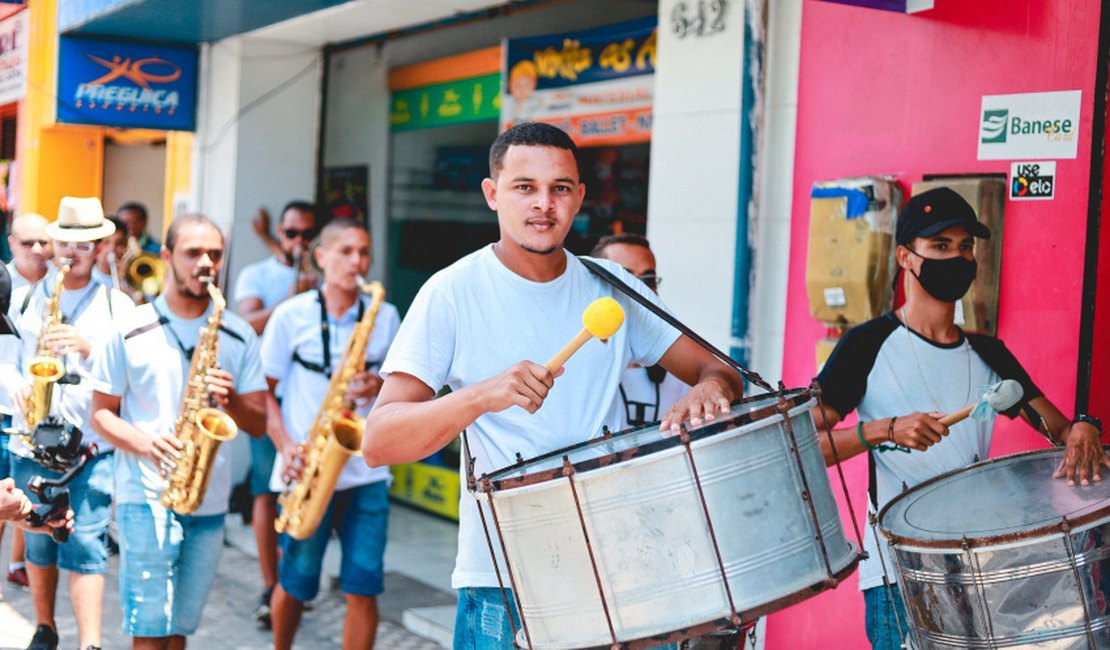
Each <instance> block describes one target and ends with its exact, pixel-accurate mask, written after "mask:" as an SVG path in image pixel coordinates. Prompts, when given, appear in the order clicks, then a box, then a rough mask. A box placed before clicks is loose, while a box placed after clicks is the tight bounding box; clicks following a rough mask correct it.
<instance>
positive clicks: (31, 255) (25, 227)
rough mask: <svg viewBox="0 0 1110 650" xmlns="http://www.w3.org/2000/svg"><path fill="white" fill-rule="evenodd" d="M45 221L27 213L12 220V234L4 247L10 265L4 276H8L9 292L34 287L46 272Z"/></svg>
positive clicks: (47, 267)
mask: <svg viewBox="0 0 1110 650" xmlns="http://www.w3.org/2000/svg"><path fill="white" fill-rule="evenodd" d="M46 223H47V221H46V217H44V216H42V215H41V214H34V213H31V212H28V213H26V214H21V215H19V216H18V217H16V218H15V219H12V234H10V235H8V247H9V248H11V249H12V261H11V262H9V263H8V273H9V274H10V275H11V276H12V290H13V291H14V290H16V289H18V288H20V287H22V286H25V285H28V284H34V283H35V282H38V281H39V280H41V279H42V278H43V276H45V275H46V272H47V271H49V270H50V256H51V255H52V254H53V251H51V250H50V239H49V238H48V237H47V236H46Z"/></svg>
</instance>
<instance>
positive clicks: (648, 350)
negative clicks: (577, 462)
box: [383, 246, 679, 588]
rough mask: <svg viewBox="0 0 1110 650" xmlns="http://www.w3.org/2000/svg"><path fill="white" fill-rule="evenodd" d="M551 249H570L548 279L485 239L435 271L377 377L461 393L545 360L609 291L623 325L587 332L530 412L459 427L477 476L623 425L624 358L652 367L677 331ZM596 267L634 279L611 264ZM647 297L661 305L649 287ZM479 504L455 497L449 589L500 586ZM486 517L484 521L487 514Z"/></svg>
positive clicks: (499, 415)
mask: <svg viewBox="0 0 1110 650" xmlns="http://www.w3.org/2000/svg"><path fill="white" fill-rule="evenodd" d="M556 254H565V255H566V257H567V268H566V271H565V272H564V273H563V274H562V275H561V276H559V277H558V278H556V279H554V280H552V281H550V282H544V283H539V282H532V281H529V280H526V279H525V278H522V277H521V276H519V275H517V274H515V273H513V272H512V271H510V270H509V269H508V268H506V267H505V266H504V265H503V264H502V263H501V262H500V260H498V259H497V256H496V255H495V254H494V252H493V247H492V246H487V247H485V248H483V249H481V250H479V251H477V252H475V253H472V254H470V255H468V256H466V257H464V258H463V259H461V260H459V261H458V262H455V263H454V264H452V265H451V266H449V267H447V268H446V269H444V270H442V271H440V272H438V273H436V274H435V275H434V276H432V278H431V279H430V280H428V282H427V283H426V284H425V285H424V286H423V288H421V289H420V292H419V293H418V294H417V296H416V299H415V300H414V301H413V304H412V307H411V308H410V309H409V312H408V314H407V315H406V316H405V321H404V322H403V323H402V324H401V330H400V331H399V332H398V333H397V339H396V340H395V341H394V342H393V347H392V348H390V351H389V356H388V357H386V361H385V366H384V367H383V374H388V373H393V372H401V373H406V374H409V375H412V376H414V377H416V378H417V379H419V380H420V381H421V382H423V383H424V384H425V385H427V386H428V387H429V388H431V389H432V390H439V388H440V387H442V386H444V385H447V386H450V387H451V389H452V390H459V389H460V388H463V387H464V386H469V385H472V384H475V383H477V382H480V381H483V380H485V379H488V378H490V377H493V376H494V375H498V374H500V373H501V372H503V371H504V370H506V369H507V368H508V367H509V366H511V365H513V364H515V363H517V362H519V361H522V360H526V359H527V360H531V361H534V362H537V363H544V362H546V361H547V360H548V359H550V358H551V357H552V356H554V355H555V354H556V353H557V352H558V351H559V350H560V349H562V347H563V346H564V345H566V343H567V342H569V341H570V340H571V339H573V338H574V337H575V335H577V334H578V332H579V331H581V329H582V312H583V310H585V309H586V307H587V306H589V304H590V303H591V302H593V301H594V300H596V299H597V298H601V297H604V296H610V297H613V298H615V299H616V300H617V301H618V302H619V303H620V304H621V306H622V307H623V308H624V310H625V322H624V326H623V327H622V328H621V329H620V330H619V331H618V332H617V333H616V334H615V335H614V336H613V337H612V338H611V339H610V340H609V342H608V344H604V343H602V342H600V341H596V340H591V341H588V342H587V343H586V344H585V345H584V346H582V348H581V349H580V350H579V351H578V352H577V353H576V354H575V355H574V356H572V357H571V358H570V360H569V361H567V363H566V365H565V372H564V374H563V375H562V376H561V377H559V379H557V380H555V386H554V388H552V390H551V392H550V393H548V396H547V399H546V401H545V402H544V405H543V406H542V407H541V408H540V409H539V410H538V411H537V412H536V413H535V414H529V413H528V412H527V411H525V410H524V409H523V408H520V407H517V406H514V407H510V408H508V409H506V410H504V411H501V412H500V413H487V414H485V415H482V416H481V417H479V418H478V419H477V420H476V421H475V422H474V423H473V424H471V425H470V426H469V427H468V428H467V432H468V433H467V437H468V439H469V444H470V452H471V454H473V455H474V456H476V461H475V475H481V474H482V473H484V472H490V471H493V470H497V469H500V468H503V467H506V466H508V465H510V464H512V463H513V462H515V455H516V454H517V453H520V454H521V456H523V457H524V458H525V459H529V458H534V457H536V456H538V455H540V454H543V453H545V452H548V451H551V450H553V449H558V448H560V447H564V446H568V445H573V444H576V443H579V442H583V441H585V440H588V439H590V438H594V437H596V436H598V435H599V434H600V433H601V430H602V426H608V427H609V428H610V429H612V430H616V429H617V428H619V427H620V425H621V421H622V419H623V416H622V413H621V411H622V405H621V401H620V397H619V396H618V391H617V385H618V384H619V382H620V378H621V375H622V374H623V372H624V369H625V368H627V367H628V366H629V364H631V363H639V364H643V365H652V364H655V363H657V362H658V361H659V359H660V358H661V357H662V356H663V354H664V353H665V352H666V351H667V350H668V349H669V348H670V347H671V345H673V344H674V342H675V341H676V340H677V339H678V337H679V333H678V331H677V330H675V329H674V328H672V327H671V326H670V325H667V324H666V323H664V322H663V321H662V320H660V319H659V318H657V317H656V316H654V315H653V314H651V313H650V312H648V311H647V310H646V309H644V308H643V307H641V306H639V305H638V304H636V303H634V302H632V301H631V300H630V299H627V298H625V297H624V296H623V294H619V293H617V294H614V290H613V289H612V287H610V286H609V285H608V284H605V283H604V282H603V281H602V280H601V279H600V278H597V277H595V276H594V275H593V274H591V273H590V271H589V270H587V269H586V267H585V266H583V265H582V263H581V262H580V261H579V260H578V258H576V257H574V256H573V255H571V254H570V253H567V252H565V251H564V252H562V253H556ZM598 263H599V264H602V265H604V266H605V267H606V268H607V269H609V270H610V271H612V272H613V273H614V274H616V275H617V276H619V277H621V279H623V280H624V281H625V282H627V283H629V284H633V285H637V284H638V285H640V286H642V283H637V282H633V280H632V276H631V275H629V274H628V272H627V271H625V270H624V269H622V268H621V267H620V266H618V265H617V264H614V263H612V262H609V261H606V260H598ZM644 295H645V296H646V297H647V298H648V299H649V300H652V301H653V302H655V303H656V304H660V303H659V300H658V298H657V297H656V296H655V294H653V293H651V292H650V291H647V289H646V288H645V289H644ZM660 306H661V304H660ZM463 471H464V469H463V468H462V467H460V473H462V472H463ZM463 479H464V483H463V484H464V485H465V476H463ZM476 504H477V501H476V500H475V499H474V497H473V496H472V495H470V494H469V493H467V492H464V493H463V495H462V497H461V499H460V504H459V549H458V556H457V558H456V562H455V571H454V574H453V575H452V578H451V582H452V585H453V586H454V587H455V588H462V587H495V586H497V576H496V574H495V573H494V570H493V566H492V565H491V561H490V555H489V550H488V547H487V545H486V539H485V533H484V532H483V530H482V524H481V520H480V519H479V516H478V511H477V507H476ZM486 519H487V521H491V519H490V517H489V516H488V513H487V517H486ZM499 566H504V563H503V561H501V560H499Z"/></svg>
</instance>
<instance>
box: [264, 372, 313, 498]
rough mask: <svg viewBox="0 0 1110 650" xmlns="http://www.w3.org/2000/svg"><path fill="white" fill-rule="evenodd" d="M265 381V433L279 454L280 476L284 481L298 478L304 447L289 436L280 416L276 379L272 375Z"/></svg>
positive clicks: (283, 420) (299, 476)
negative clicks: (267, 387)
mask: <svg viewBox="0 0 1110 650" xmlns="http://www.w3.org/2000/svg"><path fill="white" fill-rule="evenodd" d="M266 383H267V384H268V386H269V390H267V391H266V393H265V397H266V435H267V436H269V437H270V441H271V442H273V443H274V447H275V448H276V449H277V451H278V453H279V454H281V467H282V474H281V478H282V480H284V481H285V482H286V483H290V482H292V481H297V480H300V478H301V473H302V472H303V470H304V447H302V446H301V445H300V444H298V443H296V442H294V441H293V439H292V438H290V437H289V431H288V430H286V428H285V419H284V418H283V417H282V413H281V405H280V404H278V400H277V395H276V394H275V392H274V391H275V390H276V389H277V385H278V380H277V379H276V378H274V377H267V378H266Z"/></svg>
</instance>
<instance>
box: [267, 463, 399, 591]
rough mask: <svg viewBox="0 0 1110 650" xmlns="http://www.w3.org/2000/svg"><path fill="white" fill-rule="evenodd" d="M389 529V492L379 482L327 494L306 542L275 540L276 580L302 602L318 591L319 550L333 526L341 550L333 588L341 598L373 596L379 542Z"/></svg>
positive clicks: (381, 584) (379, 580)
mask: <svg viewBox="0 0 1110 650" xmlns="http://www.w3.org/2000/svg"><path fill="white" fill-rule="evenodd" d="M388 525H389V488H388V487H387V486H386V484H385V481H378V482H376V483H370V484H368V485H359V486H357V487H353V488H350V489H347V490H343V491H341V492H336V493H335V494H334V495H332V498H331V503H330V504H328V510H327V512H325V513H324V518H323V519H321V520H320V526H319V527H318V528H317V529H316V532H314V533H313V534H312V535H310V536H309V537H308V539H304V540H296V539H293V538H292V537H290V536H288V535H282V536H281V564H280V566H279V567H278V582H280V583H281V588H282V589H284V590H285V592H286V593H287V594H289V595H290V596H292V597H293V598H296V599H297V600H299V601H301V602H304V601H306V600H312V599H313V598H315V597H316V594H317V592H319V591H320V571H321V569H322V568H323V564H324V550H325V549H327V546H328V537H330V535H331V530H332V528H334V529H335V530H336V533H337V534H338V537H339V545H340V548H341V549H342V550H343V559H342V561H341V562H340V564H339V586H340V588H341V589H342V590H343V593H345V594H354V595H356V596H377V595H378V594H380V593H382V591H383V590H384V589H385V567H384V558H385V540H386V532H387V528H388Z"/></svg>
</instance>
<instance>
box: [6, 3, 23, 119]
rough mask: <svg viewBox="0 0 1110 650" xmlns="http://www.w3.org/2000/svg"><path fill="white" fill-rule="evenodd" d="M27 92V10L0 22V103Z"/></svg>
mask: <svg viewBox="0 0 1110 650" xmlns="http://www.w3.org/2000/svg"><path fill="white" fill-rule="evenodd" d="M26 94H27V12H26V11H20V12H19V13H17V14H15V15H13V16H10V17H9V18H7V19H5V20H4V21H3V22H0V105H2V104H10V103H12V102H18V101H19V100H21V99H23V97H24V96H25V95H26Z"/></svg>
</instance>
